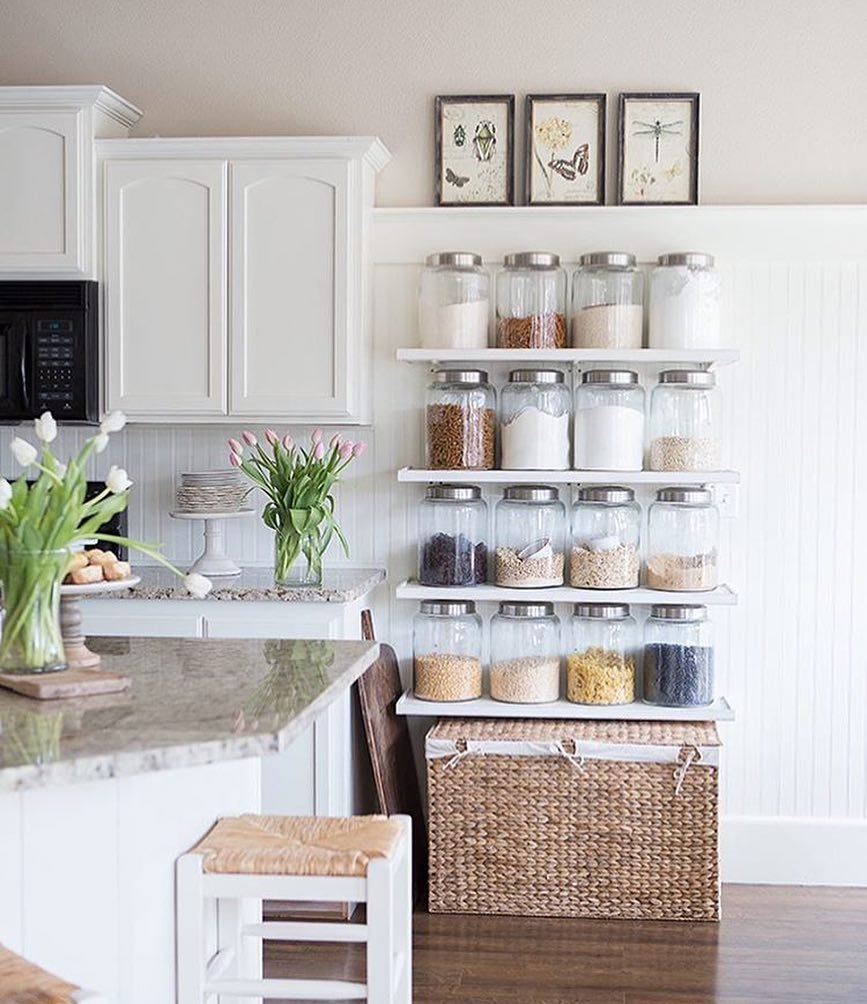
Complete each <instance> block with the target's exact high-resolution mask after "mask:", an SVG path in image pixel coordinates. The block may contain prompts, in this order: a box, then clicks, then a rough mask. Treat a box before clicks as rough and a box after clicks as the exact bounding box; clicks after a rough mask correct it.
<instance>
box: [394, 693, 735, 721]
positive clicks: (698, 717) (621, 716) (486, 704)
mask: <svg viewBox="0 0 867 1004" xmlns="http://www.w3.org/2000/svg"><path fill="white" fill-rule="evenodd" d="M395 710H396V711H397V713H398V714H399V715H419V716H424V717H428V718H564V719H573V720H575V721H588V720H598V719H602V720H608V721H618V722H622V721H643V722H731V721H734V717H735V713H734V711H733V710H732V708H731V705H730V704H729V702H728V701H727V700H726V699H725V698H724V697H720V698H718V699H717V700H716V701H714V703H713V704H710V705H708V706H707V707H704V708H661V707H659V706H657V705H655V704H644V703H643V702H642V701H634V702H633V703H632V704H615V705H604V706H591V705H587V704H573V703H572V702H571V701H563V700H560V701H552V702H551V703H550V704H507V703H506V702H504V701H495V700H493V699H492V698H490V697H480V698H478V699H477V700H474V701H449V702H441V701H422V700H420V699H419V698H418V697H416V696H415V694H413V692H412V691H411V690H407V691H406V692H405V693H404V694H403V696H401V697H400V698H399V699H398V702H397V706H396V708H395Z"/></svg>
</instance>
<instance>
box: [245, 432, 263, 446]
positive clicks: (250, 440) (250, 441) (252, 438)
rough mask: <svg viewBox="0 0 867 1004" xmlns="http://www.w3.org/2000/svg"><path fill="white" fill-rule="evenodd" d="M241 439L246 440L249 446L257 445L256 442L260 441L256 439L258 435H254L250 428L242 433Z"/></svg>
mask: <svg viewBox="0 0 867 1004" xmlns="http://www.w3.org/2000/svg"><path fill="white" fill-rule="evenodd" d="M241 439H243V440H244V442H245V443H246V444H247V446H255V445H256V443H258V442H259V440H258V439H256V437H255V436H254V435H253V433H252V432H250V430H249V429H244V431H243V432H242V433H241Z"/></svg>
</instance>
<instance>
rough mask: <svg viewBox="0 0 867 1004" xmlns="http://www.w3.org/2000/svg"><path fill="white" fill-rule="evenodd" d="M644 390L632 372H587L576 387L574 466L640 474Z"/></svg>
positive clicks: (642, 458) (588, 469)
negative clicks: (638, 472) (637, 472)
mask: <svg viewBox="0 0 867 1004" xmlns="http://www.w3.org/2000/svg"><path fill="white" fill-rule="evenodd" d="M643 464H644V388H643V387H641V386H640V384H639V383H638V374H637V373H634V372H632V370H588V371H587V372H585V373H584V374H582V377H581V383H580V384H579V385H578V386H577V387H576V388H575V467H576V469H577V470H585V471H640V470H641V469H642V467H643Z"/></svg>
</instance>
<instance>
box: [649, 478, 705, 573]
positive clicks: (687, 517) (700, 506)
mask: <svg viewBox="0 0 867 1004" xmlns="http://www.w3.org/2000/svg"><path fill="white" fill-rule="evenodd" d="M718 550H719V510H718V509H717V507H716V506H715V505H714V502H713V495H712V494H711V492H710V491H709V490H708V489H707V488H690V487H675V488H660V489H659V491H658V492H657V493H656V501H655V502H654V503H653V504H652V505H651V507H650V513H649V515H648V520H647V585H648V587H649V588H650V589H671V590H679V591H683V592H690V591H692V590H705V589H715V588H716V585H717V583H718V573H717V555H718Z"/></svg>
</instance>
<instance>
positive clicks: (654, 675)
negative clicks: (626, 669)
mask: <svg viewBox="0 0 867 1004" xmlns="http://www.w3.org/2000/svg"><path fill="white" fill-rule="evenodd" d="M642 662H643V678H644V681H643V690H644V700H645V701H646V702H647V703H648V704H658V705H662V706H664V707H671V708H689V707H702V706H704V705H708V704H713V701H714V641H713V624H712V623H711V622H710V621H709V620H706V619H705V620H700V621H670V620H662V619H658V618H656V617H648V619H647V620H646V621H645V625H644V654H643V659H642Z"/></svg>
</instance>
